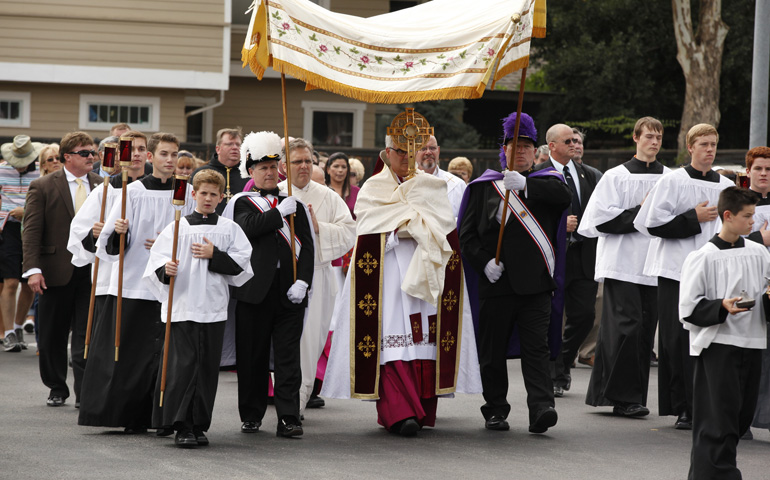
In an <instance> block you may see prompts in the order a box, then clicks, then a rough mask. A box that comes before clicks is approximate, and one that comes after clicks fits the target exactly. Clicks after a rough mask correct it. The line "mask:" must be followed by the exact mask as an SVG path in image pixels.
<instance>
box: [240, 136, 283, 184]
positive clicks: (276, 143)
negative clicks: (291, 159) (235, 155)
mask: <svg viewBox="0 0 770 480" xmlns="http://www.w3.org/2000/svg"><path fill="white" fill-rule="evenodd" d="M282 147H283V144H282V143H281V137H279V136H278V134H276V133H273V132H256V133H254V132H251V133H250V134H248V135H246V137H245V138H244V139H243V144H242V145H241V166H240V170H241V177H243V178H249V177H250V175H249V172H248V170H247V169H246V159H247V158H248V157H249V156H251V158H252V160H259V159H260V158H262V157H265V156H267V155H280V154H281V148H282Z"/></svg>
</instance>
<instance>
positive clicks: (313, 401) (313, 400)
mask: <svg viewBox="0 0 770 480" xmlns="http://www.w3.org/2000/svg"><path fill="white" fill-rule="evenodd" d="M325 405H326V402H325V401H324V399H323V398H321V397H319V396H317V395H316V396H314V397H310V400H308V401H307V408H321V407H323V406H325Z"/></svg>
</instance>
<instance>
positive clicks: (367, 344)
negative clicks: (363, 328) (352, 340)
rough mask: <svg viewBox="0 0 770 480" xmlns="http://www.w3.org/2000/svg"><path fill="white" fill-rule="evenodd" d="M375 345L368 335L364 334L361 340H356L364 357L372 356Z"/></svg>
mask: <svg viewBox="0 0 770 480" xmlns="http://www.w3.org/2000/svg"><path fill="white" fill-rule="evenodd" d="M375 346H376V345H375V344H374V342H372V337H371V336H369V335H367V336H365V337H364V339H363V341H361V342H358V350H359V351H360V352H362V353H363V354H364V357H366V358H369V357H371V356H372V352H374V347H375Z"/></svg>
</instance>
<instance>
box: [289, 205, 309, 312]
mask: <svg viewBox="0 0 770 480" xmlns="http://www.w3.org/2000/svg"><path fill="white" fill-rule="evenodd" d="M284 201H285V200H284ZM306 293H307V282H305V281H304V280H297V281H296V282H294V285H292V286H291V287H289V291H288V292H286V296H287V297H289V300H291V303H302V300H304V299H305V294H306Z"/></svg>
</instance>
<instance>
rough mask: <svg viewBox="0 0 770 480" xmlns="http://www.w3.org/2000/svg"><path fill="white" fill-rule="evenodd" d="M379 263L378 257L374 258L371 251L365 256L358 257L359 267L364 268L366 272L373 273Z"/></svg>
mask: <svg viewBox="0 0 770 480" xmlns="http://www.w3.org/2000/svg"><path fill="white" fill-rule="evenodd" d="M377 263H378V262H377V259H375V258H373V257H372V254H371V253H369V252H366V253H364V258H360V259H358V268H360V269H361V270H363V271H364V273H365V274H367V275H371V274H372V272H374V269H375V268H377Z"/></svg>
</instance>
